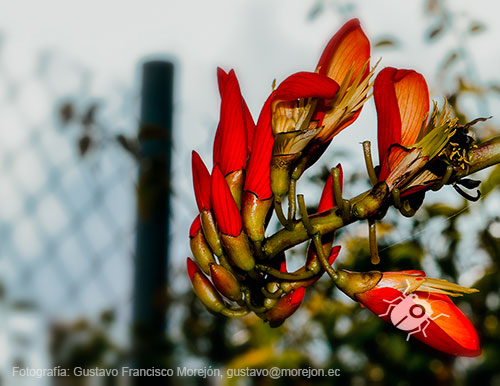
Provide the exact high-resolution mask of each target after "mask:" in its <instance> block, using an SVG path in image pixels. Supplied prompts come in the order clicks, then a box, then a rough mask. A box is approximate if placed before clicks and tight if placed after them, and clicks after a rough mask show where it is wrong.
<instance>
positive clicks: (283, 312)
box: [265, 287, 306, 327]
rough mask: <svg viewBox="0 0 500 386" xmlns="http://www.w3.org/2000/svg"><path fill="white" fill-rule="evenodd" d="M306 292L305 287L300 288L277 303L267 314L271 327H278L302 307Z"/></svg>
mask: <svg viewBox="0 0 500 386" xmlns="http://www.w3.org/2000/svg"><path fill="white" fill-rule="evenodd" d="M305 292H306V289H305V287H299V288H297V289H296V290H293V291H291V292H289V293H287V294H286V295H284V296H282V297H281V298H280V299H279V300H278V301H277V302H276V304H275V305H274V306H273V308H271V309H270V310H269V311H267V312H266V314H265V316H266V319H267V320H268V321H269V324H270V325H271V327H278V326H279V325H280V324H282V323H283V322H284V321H285V319H287V318H288V317H290V316H291V315H292V314H293V313H294V312H295V311H296V310H297V309H298V308H299V307H300V303H301V302H302V299H304V295H305Z"/></svg>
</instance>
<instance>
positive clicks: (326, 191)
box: [318, 164, 344, 213]
mask: <svg viewBox="0 0 500 386" xmlns="http://www.w3.org/2000/svg"><path fill="white" fill-rule="evenodd" d="M337 167H338V168H339V169H340V189H343V185H344V172H343V170H342V165H340V164H338V165H337ZM335 205H336V203H335V197H334V195H333V177H332V175H331V174H330V175H328V178H327V179H326V183H325V186H324V188H323V192H322V193H321V198H320V200H319V204H318V213H321V212H324V211H325V210H328V209H332V208H333V207H334V206H335Z"/></svg>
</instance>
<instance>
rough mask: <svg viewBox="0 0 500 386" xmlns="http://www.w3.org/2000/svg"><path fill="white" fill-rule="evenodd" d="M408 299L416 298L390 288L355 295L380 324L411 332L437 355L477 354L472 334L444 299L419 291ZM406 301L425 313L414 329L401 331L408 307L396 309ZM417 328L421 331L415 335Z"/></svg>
mask: <svg viewBox="0 0 500 386" xmlns="http://www.w3.org/2000/svg"><path fill="white" fill-rule="evenodd" d="M411 295H416V298H415V299H411V298H409V297H408V296H405V295H403V293H401V292H400V291H398V290H396V289H394V288H389V287H386V288H375V289H372V290H370V291H367V292H365V293H362V294H358V295H356V298H357V300H358V301H359V302H360V303H362V304H363V305H364V306H366V307H367V308H368V309H369V310H371V311H372V312H373V313H374V314H375V315H377V316H379V317H380V318H381V319H383V320H384V321H386V322H388V323H391V324H393V325H396V324H397V325H398V326H399V329H401V330H403V331H404V332H405V333H408V332H412V334H411V335H410V336H411V337H414V338H416V339H418V340H420V341H422V342H423V343H425V344H427V345H429V346H431V347H433V348H435V349H437V350H439V351H442V352H445V353H448V354H452V355H460V356H477V355H479V354H480V352H481V350H480V348H479V339H478V337H477V333H476V330H475V329H474V327H473V326H472V324H471V323H470V322H469V320H468V319H467V318H466V317H465V316H464V315H463V313H462V312H461V311H460V310H459V309H458V308H457V307H456V306H455V305H454V304H453V303H452V302H451V300H450V299H449V298H448V297H447V296H444V295H439V294H431V293H428V292H420V291H415V292H414V293H412V294H411ZM411 295H410V296H411ZM408 299H409V300H410V303H409V304H410V306H409V307H411V305H413V304H420V305H422V306H424V307H427V308H428V310H427V312H426V314H425V315H424V316H423V317H422V319H421V321H422V323H420V320H415V327H414V328H410V329H408V328H406V329H404V328H403V326H404V325H403V324H402V322H403V318H406V320H407V321H408V322H410V321H411V320H410V319H408V318H411V317H412V316H411V314H410V308H409V307H402V306H400V307H399V308H398V304H400V301H403V300H408ZM391 306H392V308H391ZM443 314H444V315H447V316H443ZM433 318H434V320H432V319H433ZM411 322H413V321H411ZM419 326H420V329H421V330H420V331H417V330H418V328H419Z"/></svg>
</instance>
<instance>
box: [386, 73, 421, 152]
mask: <svg viewBox="0 0 500 386" xmlns="http://www.w3.org/2000/svg"><path fill="white" fill-rule="evenodd" d="M393 80H394V90H395V92H396V98H397V100H398V107H399V114H400V116H401V142H400V144H401V145H403V146H410V145H413V144H414V143H416V142H417V138H418V136H419V134H420V129H421V128H422V123H423V121H424V119H425V117H426V116H427V114H428V113H429V89H428V87H427V83H426V81H425V79H424V77H423V76H422V75H421V74H419V73H418V72H416V71H413V70H398V71H397V72H396V73H395V74H394V79H393Z"/></svg>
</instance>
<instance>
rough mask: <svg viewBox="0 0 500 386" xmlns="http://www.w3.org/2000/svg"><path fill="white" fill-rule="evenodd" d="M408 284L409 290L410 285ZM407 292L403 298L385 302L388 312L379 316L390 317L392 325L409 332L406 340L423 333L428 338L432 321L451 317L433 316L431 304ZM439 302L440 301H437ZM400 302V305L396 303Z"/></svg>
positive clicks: (444, 315) (445, 315)
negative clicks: (426, 331)
mask: <svg viewBox="0 0 500 386" xmlns="http://www.w3.org/2000/svg"><path fill="white" fill-rule="evenodd" d="M407 283H408V287H407V290H408V288H409V287H410V283H409V282H408V281H407ZM407 290H405V292H404V293H403V294H402V296H399V297H397V298H396V299H394V300H386V299H384V300H383V301H384V302H385V303H389V307H387V311H386V312H385V313H384V314H380V315H378V316H379V317H381V316H387V315H390V320H391V323H392V324H393V325H394V326H395V327H396V328H399V329H400V330H403V331H409V332H408V336H407V337H406V340H407V341H408V340H409V339H410V336H411V335H413V334H416V333H417V332H420V331H422V333H423V334H424V337H426V338H427V335H426V334H425V329H426V328H427V327H428V326H429V324H430V321H431V320H434V319H437V318H439V317H447V318H448V317H449V315H447V314H443V313H441V314H438V315H436V316H432V307H431V305H430V303H429V302H427V301H426V300H425V299H422V298H420V297H419V296H418V295H416V294H410V295H406V292H407ZM436 301H439V300H436ZM396 302H398V303H396Z"/></svg>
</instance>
